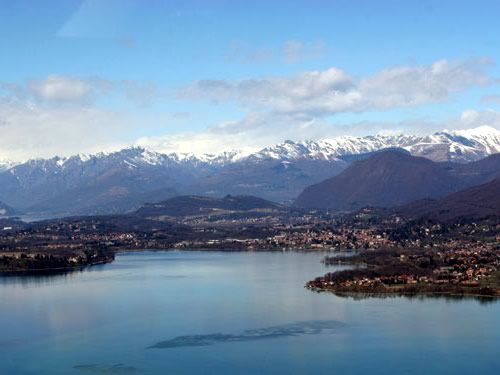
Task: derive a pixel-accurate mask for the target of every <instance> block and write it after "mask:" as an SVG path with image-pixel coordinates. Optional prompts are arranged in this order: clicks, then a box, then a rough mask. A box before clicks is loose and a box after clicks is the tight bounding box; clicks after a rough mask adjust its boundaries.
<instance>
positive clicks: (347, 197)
mask: <svg viewBox="0 0 500 375" xmlns="http://www.w3.org/2000/svg"><path fill="white" fill-rule="evenodd" d="M464 185H465V183H464V182H463V181H461V180H460V179H459V178H457V177H455V176H453V175H451V174H449V173H447V172H446V171H445V170H444V169H443V168H442V167H441V166H440V165H439V164H437V163H434V162H432V161H430V160H428V159H425V158H418V157H413V156H410V155H406V154H403V153H401V152H398V151H385V152H381V153H379V154H375V155H374V156H372V157H370V158H368V159H364V160H360V161H356V162H354V163H353V164H352V165H351V166H350V167H349V168H347V169H346V170H344V171H343V172H342V173H340V174H339V175H337V176H335V177H333V178H330V179H328V180H325V181H323V182H320V183H318V184H316V185H312V186H310V187H308V188H306V189H305V190H304V191H303V192H302V193H301V194H300V195H299V197H298V198H297V200H296V201H295V204H294V205H295V206H296V207H300V208H321V209H333V210H339V211H352V210H356V209H359V208H362V207H365V206H377V207H393V206H397V205H401V204H404V203H408V202H411V201H414V200H417V199H423V198H437V197H442V196H445V195H446V194H449V193H451V192H454V191H457V190H459V189H460V188H463V187H464Z"/></svg>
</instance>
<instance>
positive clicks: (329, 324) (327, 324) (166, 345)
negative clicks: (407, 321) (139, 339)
mask: <svg viewBox="0 0 500 375" xmlns="http://www.w3.org/2000/svg"><path fill="white" fill-rule="evenodd" d="M344 327H346V324H345V323H342V322H339V321H336V320H324V321H318V320H311V321H305V322H294V323H289V324H284V325H279V326H271V327H264V328H258V329H249V330H245V331H243V332H241V333H237V334H226V333H210V334H204V335H187V336H177V337H175V338H173V339H170V340H166V341H160V342H157V343H156V344H154V345H152V346H149V347H148V349H172V348H182V347H193V346H209V345H214V344H217V343H227V342H244V341H256V340H267V339H277V338H282V337H294V336H303V335H319V334H321V333H325V332H332V331H335V330H337V329H341V328H344Z"/></svg>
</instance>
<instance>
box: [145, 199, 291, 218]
mask: <svg viewBox="0 0 500 375" xmlns="http://www.w3.org/2000/svg"><path fill="white" fill-rule="evenodd" d="M252 210H267V211H286V210H287V207H286V206H283V205H281V204H278V203H274V202H271V201H268V200H265V199H262V198H258V197H253V196H230V195H229V196H226V197H224V198H212V197H205V196H196V195H187V196H180V197H175V198H172V199H169V200H166V201H164V202H160V203H154V204H147V205H145V206H144V207H142V208H140V209H139V210H138V211H137V212H135V215H136V216H140V217H160V216H170V217H182V216H206V215H210V214H214V213H215V214H220V213H223V212H225V213H228V212H236V211H252Z"/></svg>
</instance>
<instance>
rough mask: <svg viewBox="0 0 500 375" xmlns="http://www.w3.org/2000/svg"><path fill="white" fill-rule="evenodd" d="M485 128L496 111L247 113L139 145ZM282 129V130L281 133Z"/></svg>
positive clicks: (213, 146) (197, 148) (234, 144)
mask: <svg viewBox="0 0 500 375" xmlns="http://www.w3.org/2000/svg"><path fill="white" fill-rule="evenodd" d="M482 125H489V126H492V127H495V128H497V129H500V112H496V111H492V110H486V111H474V110H468V111H464V113H462V114H459V115H458V116H455V117H452V118H450V119H448V120H447V121H444V122H438V121H433V120H430V119H428V118H420V119H413V120H405V121H394V122H374V121H362V122H356V123H338V122H333V123H329V122H326V121H324V120H321V119H317V118H312V117H307V116H304V115H296V114H294V115H290V114H277V113H272V114H270V113H250V114H248V116H246V117H245V118H244V119H242V120H235V121H226V122H223V123H221V124H218V125H216V126H213V127H211V128H208V129H207V130H205V131H202V132H198V133H192V132H189V133H188V132H186V133H178V134H174V135H165V136H158V137H143V138H140V139H139V140H138V141H137V144H139V145H141V146H147V147H151V148H153V149H155V150H158V151H161V152H165V153H170V152H185V153H189V152H193V153H199V154H201V153H219V152H222V151H224V150H230V149H260V148H264V147H267V146H270V145H274V144H276V143H281V142H283V141H284V140H285V139H291V140H318V139H325V138H332V137H337V136H341V135H354V136H366V135H374V134H381V135H396V134H416V135H427V134H431V133H433V132H436V131H441V130H443V129H446V128H448V129H470V128H475V127H479V126H482ZM284 129H286V130H284Z"/></svg>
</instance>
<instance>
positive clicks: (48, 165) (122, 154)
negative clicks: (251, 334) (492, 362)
mask: <svg viewBox="0 0 500 375" xmlns="http://www.w3.org/2000/svg"><path fill="white" fill-rule="evenodd" d="M387 148H399V149H404V150H406V151H407V152H409V153H411V154H412V155H415V156H424V157H426V158H429V159H432V160H434V161H453V162H461V163H463V162H469V161H474V160H478V159H482V158H484V157H486V156H488V155H491V154H494V153H500V131H498V130H496V129H494V128H492V127H488V126H483V127H480V128H476V129H470V130H460V131H447V130H445V131H442V132H438V133H434V134H432V135H429V136H415V135H396V136H382V135H376V136H367V137H351V136H343V137H337V138H329V139H323V140H319V141H298V142H294V141H285V142H283V143H281V144H278V145H275V146H272V147H267V148H264V149H262V150H259V151H256V152H251V151H249V150H244V151H238V150H230V151H225V152H222V153H219V154H204V155H197V154H194V153H169V154H165V153H160V152H156V151H153V150H149V149H146V148H143V147H130V148H126V149H123V150H120V151H116V152H111V153H98V154H94V155H84V154H79V155H74V156H71V157H65V158H61V157H54V158H51V159H32V160H28V161H27V162H25V163H21V164H17V165H14V164H10V163H8V162H3V164H2V163H0V201H3V202H5V204H7V205H9V206H10V207H14V208H15V209H17V210H24V211H30V212H41V211H51V212H55V211H57V212H68V213H74V214H81V213H95V212H99V213H109V212H123V211H127V210H130V209H133V208H135V207H137V206H138V205H140V204H142V203H144V202H148V201H149V202H153V201H158V200H160V199H164V198H167V197H170V196H173V195H176V194H206V195H216V196H217V195H218V196H222V195H225V194H250V195H258V196H261V197H263V198H267V199H271V200H276V201H286V200H291V199H293V198H295V197H296V196H297V195H298V194H299V193H300V192H301V191H302V189H303V188H305V187H306V186H308V185H311V184H313V183H317V182H319V181H321V180H323V179H326V178H329V177H332V176H334V175H336V174H338V173H340V172H341V171H342V170H343V169H345V168H346V167H347V166H348V165H349V161H350V160H353V159H354V158H350V157H347V156H349V155H351V156H352V155H358V156H356V158H360V157H364V156H365V155H366V154H370V153H372V152H375V151H378V150H382V149H387ZM2 166H3V167H2ZM2 168H3V170H2Z"/></svg>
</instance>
